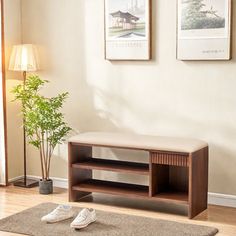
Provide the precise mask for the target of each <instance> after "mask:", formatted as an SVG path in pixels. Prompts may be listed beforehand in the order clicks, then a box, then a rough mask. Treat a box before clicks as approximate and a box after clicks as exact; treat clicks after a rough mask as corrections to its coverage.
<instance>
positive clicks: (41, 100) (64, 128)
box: [12, 75, 71, 194]
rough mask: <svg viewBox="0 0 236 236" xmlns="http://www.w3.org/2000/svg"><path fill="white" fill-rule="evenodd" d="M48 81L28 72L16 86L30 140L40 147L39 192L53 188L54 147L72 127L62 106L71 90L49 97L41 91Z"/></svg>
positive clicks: (47, 191) (49, 190) (14, 92)
mask: <svg viewBox="0 0 236 236" xmlns="http://www.w3.org/2000/svg"><path fill="white" fill-rule="evenodd" d="M46 83H48V81H46V80H42V79H41V78H40V77H39V76H37V75H32V76H29V77H28V78H27V79H26V81H25V83H24V84H23V85H17V86H16V87H14V89H13V91H12V92H13V94H14V95H15V100H17V101H21V103H22V114H23V120H24V122H23V123H24V124H23V125H24V127H25V132H26V136H27V139H28V142H29V144H31V145H33V146H34V147H36V148H37V149H38V150H39V154H40V163H41V172H42V179H40V181H39V192H40V193H41V194H50V193H52V192H53V182H52V180H51V179H50V165H51V158H52V155H53V150H54V149H55V147H56V145H58V144H61V143H62V142H63V141H64V138H65V136H66V135H68V133H69V132H70V130H71V128H70V127H69V126H68V125H67V124H66V123H65V121H64V115H63V114H62V113H61V111H60V110H61V108H62V106H63V103H64V102H65V100H66V98H67V97H68V93H62V94H59V95H58V96H56V97H52V98H47V97H44V96H42V95H41V94H40V93H39V91H40V89H41V88H42V87H43V86H44V85H45V84H46Z"/></svg>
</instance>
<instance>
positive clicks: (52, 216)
mask: <svg viewBox="0 0 236 236" xmlns="http://www.w3.org/2000/svg"><path fill="white" fill-rule="evenodd" d="M74 216H75V212H74V211H73V210H72V207H71V206H68V205H59V206H58V207H57V208H56V209H54V210H53V211H52V212H50V213H49V214H48V215H46V216H43V217H42V218H41V221H43V222H46V223H57V222H60V221H63V220H67V219H70V218H73V217H74ZM95 221H96V212H95V210H94V209H88V208H84V209H83V210H81V211H80V213H79V214H78V215H77V217H76V218H75V219H74V220H73V222H72V223H71V225H70V227H71V228H74V229H82V228H85V227H87V226H88V225H89V224H91V223H93V222H95Z"/></svg>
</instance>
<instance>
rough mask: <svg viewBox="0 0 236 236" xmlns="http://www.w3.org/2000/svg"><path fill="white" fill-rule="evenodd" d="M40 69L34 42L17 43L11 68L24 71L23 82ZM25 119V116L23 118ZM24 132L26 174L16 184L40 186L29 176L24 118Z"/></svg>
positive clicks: (30, 186) (12, 55) (12, 54)
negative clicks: (28, 75) (31, 73)
mask: <svg viewBox="0 0 236 236" xmlns="http://www.w3.org/2000/svg"><path fill="white" fill-rule="evenodd" d="M38 69H39V65H38V57H37V51H36V47H35V46H34V45H32V44H21V45H15V46H14V47H13V49H12V53H11V57H10V63H9V70H11V71H18V72H22V73H23V83H24V84H25V80H26V76H27V72H34V71H37V70H38ZM23 119H24V118H23ZM23 132H24V176H23V178H22V179H20V180H18V181H16V182H15V183H14V185H15V186H18V187H24V188H32V187H35V186H38V181H36V180H33V179H29V178H27V160H26V159H27V158H26V133H25V127H24V120H23Z"/></svg>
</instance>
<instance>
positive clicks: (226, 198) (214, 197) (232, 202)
mask: <svg viewBox="0 0 236 236" xmlns="http://www.w3.org/2000/svg"><path fill="white" fill-rule="evenodd" d="M208 204H212V205H218V206H226V207H235V208H236V196H235V195H229V194H221V193H208Z"/></svg>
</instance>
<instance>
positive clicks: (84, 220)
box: [70, 208, 96, 229]
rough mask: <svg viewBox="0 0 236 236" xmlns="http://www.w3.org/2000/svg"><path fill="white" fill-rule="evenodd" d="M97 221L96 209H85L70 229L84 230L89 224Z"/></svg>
mask: <svg viewBox="0 0 236 236" xmlns="http://www.w3.org/2000/svg"><path fill="white" fill-rule="evenodd" d="M94 221H96V212H95V210H94V209H88V208H85V209H83V210H82V211H81V212H80V213H79V214H78V216H77V217H76V218H75V219H74V221H73V222H72V223H71V225H70V227H71V228H74V229H82V228H85V227H87V226H88V225H89V224H91V223H93V222H94Z"/></svg>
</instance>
